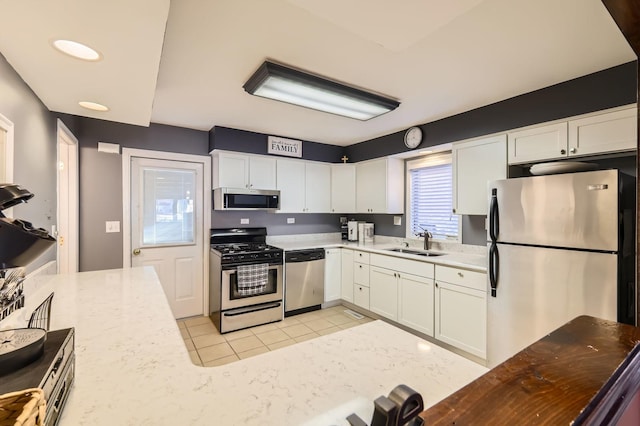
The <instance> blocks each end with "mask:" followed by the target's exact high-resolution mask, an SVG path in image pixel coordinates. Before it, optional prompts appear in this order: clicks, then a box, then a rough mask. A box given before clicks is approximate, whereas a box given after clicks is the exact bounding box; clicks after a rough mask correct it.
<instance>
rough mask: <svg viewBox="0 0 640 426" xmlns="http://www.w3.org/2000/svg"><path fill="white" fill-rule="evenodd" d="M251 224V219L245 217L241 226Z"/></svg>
mask: <svg viewBox="0 0 640 426" xmlns="http://www.w3.org/2000/svg"><path fill="white" fill-rule="evenodd" d="M248 224H249V218H248V217H243V218H241V219H240V225H248Z"/></svg>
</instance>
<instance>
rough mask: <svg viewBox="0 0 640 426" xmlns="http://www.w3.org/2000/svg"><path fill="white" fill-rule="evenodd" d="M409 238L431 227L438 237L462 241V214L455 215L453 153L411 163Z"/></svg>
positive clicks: (408, 163)
mask: <svg viewBox="0 0 640 426" xmlns="http://www.w3.org/2000/svg"><path fill="white" fill-rule="evenodd" d="M407 192H408V194H407V199H408V200H409V201H408V208H407V211H408V213H409V215H408V218H407V234H408V237H414V236H416V234H419V233H421V232H424V230H428V231H429V232H431V234H432V235H433V238H434V239H438V240H449V241H458V242H459V241H460V217H459V216H458V215H455V214H453V212H452V211H453V176H452V166H451V154H450V153H446V154H436V155H431V156H428V157H424V158H421V159H419V160H412V161H409V162H407Z"/></svg>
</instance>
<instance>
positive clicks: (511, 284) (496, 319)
mask: <svg viewBox="0 0 640 426" xmlns="http://www.w3.org/2000/svg"><path fill="white" fill-rule="evenodd" d="M489 196H490V207H489V229H488V232H487V233H488V239H489V243H488V250H489V268H488V274H487V276H488V281H489V288H488V290H489V293H490V294H489V297H488V307H487V315H488V318H487V355H488V364H489V366H490V367H494V366H495V365H497V364H499V363H501V362H503V361H505V360H506V359H508V358H509V357H511V356H512V355H514V354H515V353H517V352H518V351H520V350H521V349H523V348H525V347H526V346H528V345H530V344H531V343H533V342H534V341H536V340H538V339H540V338H541V337H543V336H544V335H546V334H548V333H549V332H551V331H553V330H554V329H556V328H557V327H559V326H561V325H563V324H564V323H566V322H567V321H569V320H571V319H573V318H575V317H576V316H579V315H592V316H595V317H599V318H604V319H608V320H613V321H619V322H624V323H628V324H635V320H636V307H635V306H636V289H635V180H634V178H632V177H630V176H626V175H624V174H622V173H619V172H618V170H601V171H593V172H581V173H567V174H558V175H548V176H533V177H524V178H516V179H506V180H499V181H493V182H490V183H489Z"/></svg>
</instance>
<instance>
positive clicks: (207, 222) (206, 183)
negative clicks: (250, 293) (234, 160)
mask: <svg viewBox="0 0 640 426" xmlns="http://www.w3.org/2000/svg"><path fill="white" fill-rule="evenodd" d="M132 157H142V158H151V159H154V160H168V161H183V162H187V163H200V164H202V166H203V176H202V179H203V191H204V194H202V195H203V197H202V199H203V206H202V208H203V215H202V222H203V223H202V225H203V226H202V235H201V238H202V268H203V270H202V285H203V289H202V314H203V315H206V313H207V312H208V310H209V251H210V242H209V238H210V237H209V233H208V232H206V231H207V229H210V228H211V157H210V156H208V155H206V156H205V155H193V154H180V153H176V152H162V151H150V150H146V149H134V148H122V267H123V268H131V158H132Z"/></svg>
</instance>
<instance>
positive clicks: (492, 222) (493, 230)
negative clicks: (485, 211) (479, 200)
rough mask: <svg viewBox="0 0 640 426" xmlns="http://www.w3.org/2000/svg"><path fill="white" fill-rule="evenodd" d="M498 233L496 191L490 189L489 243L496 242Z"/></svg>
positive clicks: (498, 221)
mask: <svg viewBox="0 0 640 426" xmlns="http://www.w3.org/2000/svg"><path fill="white" fill-rule="evenodd" d="M499 232H500V220H499V216H498V190H497V189H496V188H491V204H490V205H489V237H491V242H492V243H495V242H496V241H497V240H498V233H499Z"/></svg>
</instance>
